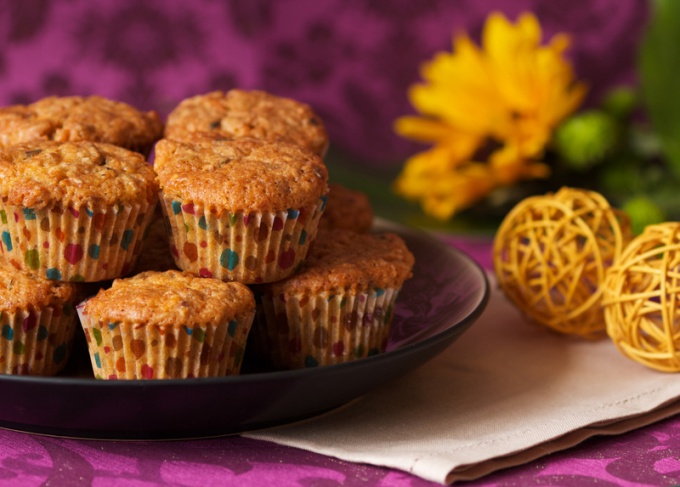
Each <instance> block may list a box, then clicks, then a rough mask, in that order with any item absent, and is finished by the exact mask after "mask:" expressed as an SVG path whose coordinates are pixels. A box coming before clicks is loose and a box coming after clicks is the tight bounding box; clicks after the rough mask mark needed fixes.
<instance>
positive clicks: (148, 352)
mask: <svg viewBox="0 0 680 487" xmlns="http://www.w3.org/2000/svg"><path fill="white" fill-rule="evenodd" d="M83 308H84V303H81V304H79V305H78V314H79V316H80V321H81V324H82V327H83V330H84V331H85V338H86V340H87V345H88V350H89V353H90V360H91V362H92V370H93V373H94V376H95V377H96V378H97V379H108V380H115V379H185V378H191V377H220V376H225V375H238V374H239V373H240V371H241V364H242V362H243V354H244V351H245V345H246V341H247V339H248V334H249V333H250V329H251V326H252V323H253V313H244V314H242V315H239V316H236V317H235V318H234V319H233V320H231V321H229V322H227V323H219V324H202V325H192V326H181V325H166V326H163V325H147V324H141V323H126V322H117V323H109V322H106V321H100V320H97V319H95V318H94V317H92V316H89V315H86V314H84V312H83Z"/></svg>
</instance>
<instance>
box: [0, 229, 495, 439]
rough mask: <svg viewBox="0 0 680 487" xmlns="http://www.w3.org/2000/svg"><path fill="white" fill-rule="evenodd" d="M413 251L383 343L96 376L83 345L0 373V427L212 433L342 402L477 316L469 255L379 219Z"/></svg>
mask: <svg viewBox="0 0 680 487" xmlns="http://www.w3.org/2000/svg"><path fill="white" fill-rule="evenodd" d="M376 230H377V231H391V232H395V233H398V234H399V235H401V236H402V237H403V238H404V240H405V241H406V243H407V245H408V247H409V249H410V250H411V251H412V252H413V254H414V255H415V258H416V264H415V268H414V276H413V278H412V279H410V280H408V281H407V282H406V284H405V285H404V287H403V289H402V291H401V293H400V294H399V298H398V301H397V306H396V309H395V315H394V319H393V328H392V334H391V338H390V343H389V346H388V350H387V351H386V352H385V353H383V354H380V355H374V356H372V357H368V358H365V359H361V360H357V361H355V362H349V363H344V364H338V365H331V366H326V367H318V368H312V369H302V370H293V371H274V372H257V373H255V372H251V373H244V374H242V375H240V376H236V377H219V378H210V379H182V380H163V381H161V380H158V381H141V380H133V381H104V380H95V379H94V378H92V376H91V370H89V364H88V360H89V359H88V358H87V356H86V353H85V351H84V350H81V351H80V352H82V353H75V352H76V351H77V350H76V351H74V356H73V357H72V361H71V363H70V364H69V367H68V368H67V370H66V371H65V373H63V374H62V375H60V376H57V377H48V378H45V377H26V376H9V375H4V376H2V375H0V427H3V428H10V429H16V430H22V431H28V432H36V433H43V434H50V435H59V436H69V437H80V438H102V439H171V438H196V437H209V436H219V435H226V434H233V433H239V432H243V431H248V430H254V429H259V428H264V427H268V426H274V425H277V424H283V423H288V422H293V421H297V420H300V419H304V418H308V417H311V416H314V415H317V414H320V413H323V412H325V411H329V410H331V409H333V408H336V407H338V406H341V405H343V404H346V403H348V402H349V401H351V400H353V399H355V398H358V397H360V396H362V395H364V394H367V393H369V392H371V391H372V390H373V389H376V388H378V387H380V386H381V385H382V384H385V383H386V382H388V381H391V380H393V379H396V378H397V377H400V376H402V375H404V374H406V373H407V372H409V371H411V370H414V369H415V368H416V367H419V366H420V365H422V364H423V363H425V362H426V361H428V360H430V359H431V358H433V357H434V356H436V355H437V354H439V353H440V352H441V351H443V350H444V349H445V348H446V347H448V346H449V345H450V344H451V343H452V342H453V341H454V340H455V339H456V338H458V336H460V335H461V333H463V332H464V331H465V330H466V329H467V328H468V327H469V326H470V325H472V323H473V322H474V321H475V320H476V319H477V318H478V317H479V316H480V314H481V313H482V311H483V309H484V307H485V306H486V303H487V300H488V293H489V287H488V282H487V280H486V276H485V275H484V272H483V271H482V270H481V268H480V267H479V266H478V265H477V264H475V263H474V262H473V261H472V260H471V259H470V258H469V257H468V256H466V255H465V254H463V253H461V252H459V251H456V250H454V249H452V248H450V247H447V246H445V245H444V244H442V243H440V242H439V241H437V240H436V239H435V238H433V237H431V236H429V235H427V234H425V233H421V232H417V231H414V230H410V229H407V228H405V227H401V226H398V225H396V224H392V223H387V222H384V221H381V222H377V223H376Z"/></svg>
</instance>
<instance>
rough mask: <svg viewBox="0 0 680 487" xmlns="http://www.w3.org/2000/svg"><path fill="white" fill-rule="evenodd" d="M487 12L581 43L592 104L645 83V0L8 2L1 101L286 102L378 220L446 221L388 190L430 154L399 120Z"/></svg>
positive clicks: (577, 60)
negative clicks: (325, 136)
mask: <svg viewBox="0 0 680 487" xmlns="http://www.w3.org/2000/svg"><path fill="white" fill-rule="evenodd" d="M492 11H499V12H502V13H504V14H505V15H506V16H507V17H508V18H509V19H515V18H516V17H517V16H518V15H519V14H520V13H521V12H532V13H533V14H534V15H535V16H536V17H537V18H538V19H539V21H540V23H541V26H542V28H543V34H544V37H545V38H546V39H549V38H550V37H551V36H552V35H554V34H555V33H557V32H565V33H568V34H569V35H570V36H571V37H572V39H574V41H573V42H572V46H571V48H570V49H569V51H568V58H569V60H570V61H571V62H572V63H573V67H574V70H575V72H576V74H577V77H578V78H579V79H581V80H585V81H586V82H587V84H588V86H589V91H588V95H587V99H586V100H585V102H584V106H586V107H587V106H593V105H596V104H597V103H599V101H600V99H601V97H602V96H603V94H605V93H606V92H607V90H609V89H610V88H611V87H613V86H620V85H622V84H626V85H634V84H635V83H637V79H636V69H635V63H636V53H637V46H638V43H639V40H640V36H641V35H642V34H643V32H644V29H645V26H646V23H647V21H648V18H649V16H650V13H649V11H650V5H649V3H648V2H647V1H646V0H589V1H587V2H583V1H578V2H576V1H575V2H559V1H555V0H455V1H451V0H283V1H273V0H231V1H221V0H192V1H191V2H187V1H183V0H145V1H143V2H142V1H139V0H115V1H114V0H111V1H91V0H58V1H51V0H5V1H4V2H2V6H1V7H0V25H1V28H0V36H1V38H2V44H1V45H2V49H0V103H2V104H3V105H9V104H15V103H30V102H32V101H35V100H37V99H39V98H42V97H44V96H47V95H88V94H99V95H102V96H106V97H109V98H112V99H116V100H120V101H124V102H127V103H130V104H132V105H134V106H136V107H137V108H140V109H144V110H150V109H153V110H156V111H158V112H159V113H160V114H161V115H166V114H167V113H168V112H169V111H170V110H171V109H172V108H173V107H174V106H175V105H176V104H177V103H178V102H179V101H180V100H181V99H182V98H185V97H188V96H192V95H195V94H200V93H205V92H208V91H211V90H218V89H219V90H228V89H230V88H234V87H240V88H246V89H253V88H258V89H264V90H267V91H270V92H272V93H275V94H278V95H283V96H290V97H292V98H295V99H298V100H301V101H304V102H307V103H309V104H310V105H312V107H313V108H314V109H315V110H316V111H317V112H318V113H319V115H321V116H322V118H323V119H324V121H325V123H326V125H327V128H328V130H329V133H330V138H331V153H330V156H329V158H328V163H329V167H330V172H331V177H332V178H333V179H336V180H338V181H340V182H345V183H346V184H348V185H350V186H353V187H358V188H359V189H363V190H366V191H367V192H369V193H370V195H371V199H372V201H373V202H374V204H375V205H376V210H377V213H378V214H382V216H386V217H388V218H399V219H401V220H404V219H406V220H409V219H410V220H409V221H410V222H412V223H415V224H417V225H427V224H432V225H434V226H437V225H440V226H441V225H451V224H452V223H451V222H450V221H449V222H446V223H442V222H440V223H437V222H435V220H432V219H428V217H426V216H425V215H422V213H421V212H420V211H419V208H418V205H417V204H416V203H411V202H406V201H405V200H403V199H401V198H398V197H397V196H395V195H394V194H393V192H392V191H391V189H390V181H392V180H393V179H394V178H395V177H396V175H397V174H398V172H399V171H400V168H401V166H402V164H403V163H404V161H405V160H406V158H408V157H409V156H411V155H413V154H414V153H416V152H418V151H421V150H423V145H422V144H418V143H416V142H413V141H409V140H406V139H404V138H402V137H399V136H398V135H396V134H395V132H394V129H393V124H394V121H395V119H397V118H398V117H400V116H403V115H408V114H411V113H415V112H414V108H413V107H412V106H411V104H410V103H409V99H408V96H407V92H408V88H409V86H411V85H412V84H413V83H416V82H418V81H419V80H420V71H419V69H420V66H421V64H422V63H423V62H424V61H426V60H428V59H431V58H432V57H433V56H434V55H435V54H436V53H437V52H439V51H451V48H452V47H451V46H452V37H453V35H455V34H456V33H458V32H467V33H468V34H469V35H470V37H471V38H472V39H473V40H476V41H478V40H479V37H480V33H481V31H482V28H483V25H484V22H485V19H486V17H487V15H488V14H489V13H490V12H492ZM453 220H456V219H453ZM462 220H465V219H464V218H463V219H462ZM454 228H455V224H454Z"/></svg>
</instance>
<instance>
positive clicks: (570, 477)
mask: <svg viewBox="0 0 680 487" xmlns="http://www.w3.org/2000/svg"><path fill="white" fill-rule="evenodd" d="M443 239H444V240H445V241H447V243H449V244H451V245H453V246H455V247H457V248H459V249H461V250H463V251H465V252H466V253H468V254H469V255H471V256H472V257H473V258H474V259H476V260H477V261H478V262H479V263H480V264H482V265H484V266H486V267H488V266H489V265H490V241H489V239H485V238H452V237H444V238H443ZM452 346H453V347H455V346H456V344H455V343H454V344H453V345H452ZM679 456H680V418H670V419H667V420H664V421H661V422H659V423H656V424H653V425H651V426H648V427H645V428H641V429H639V430H636V431H633V432H630V433H627V434H623V435H619V436H614V437H607V438H593V439H590V440H587V441H586V442H584V443H582V444H581V445H579V446H577V447H574V448H572V449H569V450H567V451H564V452H560V453H557V454H553V455H549V456H547V457H543V458H541V459H539V460H536V461H534V462H531V463H529V464H527V465H523V466H520V467H516V468H512V469H508V470H505V471H500V472H497V473H495V474H492V475H489V476H487V477H485V478H483V479H480V480H477V481H474V482H466V483H465V484H464V485H469V486H488V487H491V486H502V485H554V486H557V485H559V486H569V485H574V486H583V485H619V486H641V485H673V484H678V483H680V460H679V459H678V457H679ZM0 485H3V486H8V487H29V486H38V485H49V486H51V487H57V486H73V485H93V486H104V485H106V486H109V485H116V486H125V487H135V486H139V487H141V486H152V485H181V486H200V487H209V486H213V485H215V486H217V485H219V486H228V485H276V486H288V485H290V486H329V487H330V486H334V485H345V486H351V485H362V486H367V487H368V486H413V487H421V486H426V485H436V484H432V483H431V482H427V481H425V480H422V479H420V478H417V477H414V476H412V475H409V474H407V473H404V472H400V471H397V470H391V469H386V468H381V467H374V466H371V465H362V464H354V463H349V462H345V461H342V460H337V459H335V458H331V457H326V456H323V455H318V454H315V453H310V452H307V451H304V450H298V449H295V448H289V447H285V446H280V445H276V444H273V443H268V442H264V441H256V440H251V439H246V438H241V437H238V436H233V437H225V438H214V439H205V440H191V441H164V442H147V441H140V442H132V441H98V440H76V439H63V438H51V437H45V436H38V435H31V434H26V433H21V432H14V431H3V430H0Z"/></svg>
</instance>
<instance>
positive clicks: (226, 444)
mask: <svg viewBox="0 0 680 487" xmlns="http://www.w3.org/2000/svg"><path fill="white" fill-rule="evenodd" d="M9 444H11V445H12V446H13V448H12V449H5V448H4V447H0V484H2V485H3V486H9V487H15V486H17V487H18V486H22V487H27V486H28V487H30V486H38V485H50V486H75V485H94V486H99V485H101V486H103V485H112V484H113V483H114V482H117V483H116V485H131V486H132V485H178V486H179V485H181V486H197V487H199V486H210V485H263V482H269V481H273V479H276V480H275V485H281V486H328V487H334V486H341V485H342V486H345V487H347V486H377V487H383V486H385V487H387V486H391V487H401V486H403V487H407V486H409V487H425V486H434V485H437V484H434V483H431V482H428V481H425V480H421V479H418V478H416V477H412V476H410V475H408V474H405V473H401V472H396V471H392V470H389V469H384V468H379V467H369V466H366V465H361V464H354V463H349V462H345V461H342V460H337V459H333V458H329V457H325V456H323V455H317V454H315V453H309V452H303V451H300V450H296V449H294V448H289V447H285V446H280V445H274V444H270V443H266V442H261V441H256V440H251V439H246V438H238V437H234V438H221V439H220V438H218V439H210V440H200V441H182V442H155V443H152V442H105V441H90V442H88V441H79V440H70V439H59V438H49V437H41V436H29V435H25V434H23V433H17V432H12V431H0V445H3V446H4V445H9ZM678 452H680V419H669V420H665V421H662V422H660V423H657V424H655V425H652V426H648V427H646V428H642V429H640V430H637V431H635V432H632V433H628V434H627V435H625V436H623V437H617V438H593V439H590V440H588V441H586V442H585V443H583V444H581V445H579V446H577V447H575V448H572V449H571V450H569V451H568V452H563V453H556V454H553V455H552V456H550V457H547V458H543V459H539V460H537V461H535V462H533V463H531V464H529V465H527V466H522V467H516V468H511V469H508V470H505V471H500V472H497V473H495V474H491V475H488V476H487V477H485V478H483V479H480V480H477V481H470V482H464V483H461V484H460V485H464V486H466V487H506V486H507V487H511V486H517V485H523V486H524V485H543V486H560V487H570V486H574V487H577V486H578V487H581V486H587V485H599V486H621V485H626V486H647V485H650V486H651V485H674V484H676V485H677V484H678V482H679V481H680V461H678V460H677V457H678ZM282 464H283V465H286V471H285V474H283V473H282V470H281V465H282ZM114 479H115V480H114ZM264 479H270V480H269V481H266V480H264Z"/></svg>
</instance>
